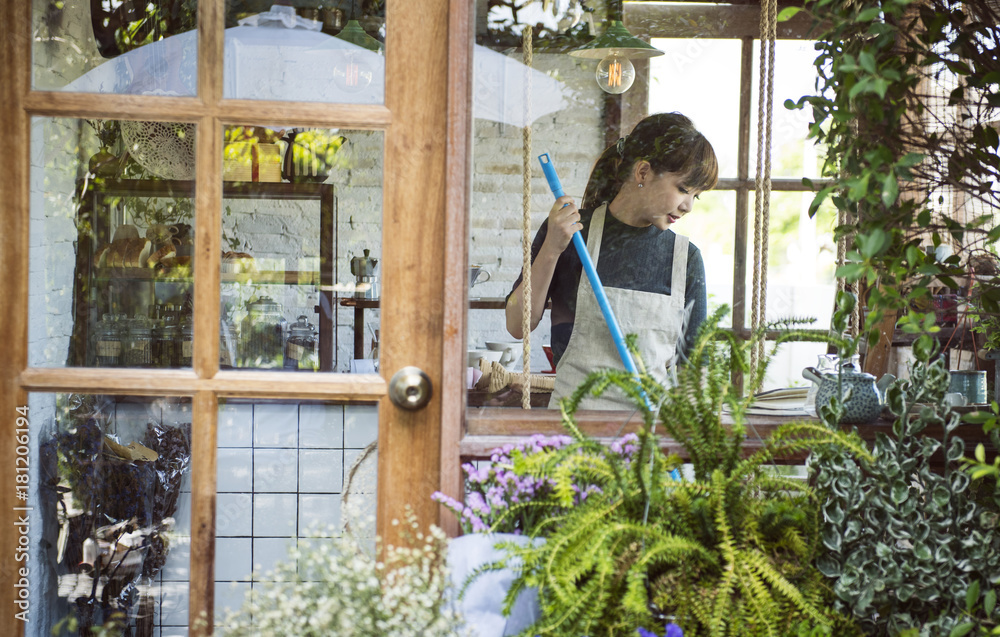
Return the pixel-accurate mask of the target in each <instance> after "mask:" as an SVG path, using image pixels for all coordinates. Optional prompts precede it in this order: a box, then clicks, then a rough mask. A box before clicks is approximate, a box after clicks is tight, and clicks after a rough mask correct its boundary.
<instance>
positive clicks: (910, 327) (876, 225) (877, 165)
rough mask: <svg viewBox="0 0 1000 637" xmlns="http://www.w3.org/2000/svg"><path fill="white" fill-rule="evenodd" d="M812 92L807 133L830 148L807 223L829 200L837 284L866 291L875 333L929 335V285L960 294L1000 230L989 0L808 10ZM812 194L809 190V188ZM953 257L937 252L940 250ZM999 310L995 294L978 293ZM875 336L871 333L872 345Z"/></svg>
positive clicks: (835, 0) (998, 43)
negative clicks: (838, 258) (842, 247)
mask: <svg viewBox="0 0 1000 637" xmlns="http://www.w3.org/2000/svg"><path fill="white" fill-rule="evenodd" d="M799 11H807V12H809V13H810V14H812V17H813V18H814V21H815V22H814V23H815V33H814V37H816V38H817V40H818V41H817V43H816V49H817V51H818V56H817V58H816V61H815V66H816V69H817V71H818V79H817V83H816V94H815V95H808V96H804V97H802V98H801V99H799V100H798V101H797V102H792V101H791V100H788V101H786V103H785V106H786V107H787V108H790V109H806V108H809V109H811V110H812V117H813V121H812V122H811V124H810V129H809V136H810V137H811V138H812V139H814V140H815V141H816V143H817V144H819V145H821V146H822V147H823V148H824V149H825V153H826V154H825V160H824V176H825V177H827V178H830V179H832V183H831V184H830V185H828V186H826V187H824V188H822V189H820V190H819V191H818V193H817V194H816V197H815V198H814V200H813V202H812V205H811V208H810V214H815V213H816V211H817V209H818V208H819V206H820V205H821V204H822V203H823V202H824V201H826V200H827V199H830V200H831V201H832V202H833V203H834V205H835V206H836V208H837V210H838V211H839V213H840V215H841V223H840V224H839V226H838V227H837V231H836V232H837V236H838V238H842V237H846V238H847V239H848V246H849V248H848V250H849V251H848V254H847V261H846V263H844V264H843V265H841V266H840V268H839V269H838V276H841V277H844V278H845V279H846V280H847V281H849V282H854V281H859V282H861V283H862V286H863V287H864V288H866V290H867V296H866V299H865V300H866V302H867V306H868V311H869V314H868V322H867V325H868V326H874V325H877V324H878V321H879V320H881V318H882V317H883V316H885V315H886V313H887V312H898V313H899V314H900V316H901V318H900V320H899V324H900V326H901V327H902V328H903V329H904V330H907V331H911V332H925V331H933V330H934V314H933V312H932V311H930V312H928V311H924V312H921V311H918V310H919V309H920V308H929V307H930V304H929V301H930V298H929V296H930V287H931V286H932V285H940V284H942V283H943V284H944V285H946V286H947V287H950V288H956V289H957V288H959V287H960V286H961V281H960V280H958V279H957V277H958V276H959V275H962V274H963V273H964V272H965V270H964V268H965V266H966V259H965V256H966V255H967V254H968V253H969V252H970V251H971V250H974V249H982V248H983V247H984V246H990V247H991V246H992V245H993V244H994V243H995V242H996V240H997V239H998V238H1000V226H998V224H997V220H996V218H995V216H994V215H993V213H992V210H994V209H995V208H996V207H997V206H998V204H1000V187H998V183H1000V159H998V154H997V150H998V144H1000V138H998V135H997V131H996V129H995V126H996V124H997V122H998V120H1000V111H998V110H997V107H1000V60H998V57H997V52H998V48H1000V26H998V24H1000V16H998V13H997V5H996V4H995V3H994V2H992V1H991V0H969V1H963V2H957V1H956V0H926V1H921V2H914V1H912V0H857V1H855V2H850V3H847V2H842V0H807V2H806V3H805V5H804V6H803V7H795V8H789V9H786V10H784V11H782V13H781V15H779V20H786V19H788V18H790V17H791V16H792V15H794V14H796V13H798V12H799ZM807 185H810V186H811V183H808V180H807ZM942 244H944V245H946V246H947V247H949V248H951V252H952V254H951V256H947V258H945V255H946V253H947V252H948V250H937V257H935V254H934V252H935V251H934V250H930V249H929V248H932V247H933V248H937V247H938V246H940V245H942ZM981 303H982V307H983V309H984V310H985V311H987V312H1000V288H996V287H994V288H992V289H989V290H986V291H984V292H983V293H982V298H981ZM876 337H877V333H875V332H872V333H870V334H869V339H870V340H874V338H876Z"/></svg>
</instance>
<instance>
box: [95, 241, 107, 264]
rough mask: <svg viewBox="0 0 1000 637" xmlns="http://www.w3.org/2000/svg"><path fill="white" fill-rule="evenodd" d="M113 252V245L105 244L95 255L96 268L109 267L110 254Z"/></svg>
mask: <svg viewBox="0 0 1000 637" xmlns="http://www.w3.org/2000/svg"><path fill="white" fill-rule="evenodd" d="M109 252H111V244H109V243H105V244H104V245H102V246H101V247H100V248H98V249H97V252H96V253H94V266H95V267H98V268H106V267H108V253H109Z"/></svg>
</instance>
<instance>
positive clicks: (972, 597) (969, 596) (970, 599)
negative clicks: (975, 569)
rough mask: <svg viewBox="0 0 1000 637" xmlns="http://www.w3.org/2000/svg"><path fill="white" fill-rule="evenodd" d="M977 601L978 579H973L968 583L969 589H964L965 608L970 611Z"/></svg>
mask: <svg viewBox="0 0 1000 637" xmlns="http://www.w3.org/2000/svg"><path fill="white" fill-rule="evenodd" d="M977 601H979V580H973V582H972V583H971V584H969V590H967V591H965V610H966V611H968V612H970V613H971V612H972V607H973V606H975V605H976V602H977Z"/></svg>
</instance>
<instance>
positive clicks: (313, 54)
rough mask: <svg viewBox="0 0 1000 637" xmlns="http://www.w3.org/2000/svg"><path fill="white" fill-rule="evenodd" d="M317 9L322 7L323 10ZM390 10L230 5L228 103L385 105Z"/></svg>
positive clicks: (378, 6) (380, 5) (368, 5)
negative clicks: (387, 23)
mask: <svg viewBox="0 0 1000 637" xmlns="http://www.w3.org/2000/svg"><path fill="white" fill-rule="evenodd" d="M317 4H318V3H317ZM385 4H386V3H385V2H384V1H380V2H353V3H347V5H345V6H346V8H345V7H336V6H333V5H328V6H327V7H326V8H324V9H323V10H322V11H320V10H319V9H318V8H316V7H308V8H307V7H299V8H296V7H291V6H282V5H281V4H278V3H274V4H270V5H269V6H270V8H267V7H266V6H265V5H263V4H261V5H259V8H257V10H254V11H250V12H247V11H244V9H245V8H246V7H247V6H248V4H247V3H244V2H233V1H230V2H228V3H227V6H228V10H229V12H228V14H227V24H226V26H227V27H228V28H227V29H226V35H225V37H226V44H225V66H224V67H223V81H224V88H223V95H224V96H225V97H227V98H235V99H254V100H294V101H301V102H328V103H350V104H382V103H384V101H385Z"/></svg>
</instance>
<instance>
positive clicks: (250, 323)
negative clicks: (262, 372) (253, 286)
mask: <svg viewBox="0 0 1000 637" xmlns="http://www.w3.org/2000/svg"><path fill="white" fill-rule="evenodd" d="M287 328H288V321H286V320H285V317H284V316H282V314H281V306H280V305H278V303H277V302H276V301H275V300H274V299H272V298H271V297H269V296H262V297H260V298H259V299H257V300H256V301H253V302H250V303H247V315H246V317H245V318H244V319H243V323H242V325H240V361H239V366H240V367H258V368H265V369H266V368H274V367H281V365H282V362H281V361H282V357H283V348H284V345H285V333H286V331H287Z"/></svg>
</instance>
